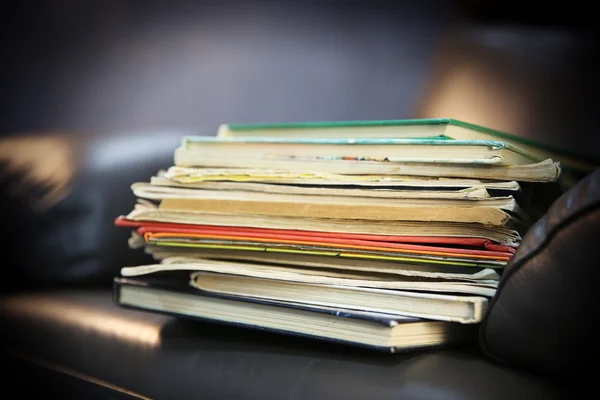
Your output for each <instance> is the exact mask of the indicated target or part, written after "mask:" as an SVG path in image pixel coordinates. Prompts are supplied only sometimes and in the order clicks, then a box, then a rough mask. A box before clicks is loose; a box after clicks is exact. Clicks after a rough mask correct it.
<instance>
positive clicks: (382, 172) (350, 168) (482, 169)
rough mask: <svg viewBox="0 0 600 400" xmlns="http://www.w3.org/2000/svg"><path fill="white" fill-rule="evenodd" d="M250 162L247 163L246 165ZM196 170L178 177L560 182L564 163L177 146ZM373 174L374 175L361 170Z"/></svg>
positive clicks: (178, 157) (178, 158) (181, 162)
mask: <svg viewBox="0 0 600 400" xmlns="http://www.w3.org/2000/svg"><path fill="white" fill-rule="evenodd" d="M249 165H252V168H251V169H249V168H248V166H249ZM185 167H210V170H209V171H206V168H193V169H188V170H187V171H188V172H191V173H192V174H193V175H194V176H193V177H191V178H188V179H186V180H180V182H183V183H188V182H199V181H208V180H226V181H238V182H239V181H241V182H278V183H293V184H306V183H309V184H314V183H315V182H325V183H326V184H327V182H328V181H331V182H334V183H332V184H338V185H339V184H340V183H339V182H344V183H347V182H352V183H356V182H382V181H386V180H390V181H392V182H393V180H394V179H393V177H394V176H399V178H400V179H402V180H405V178H406V177H407V176H418V177H434V178H438V177H444V178H470V179H486V180H504V181H522V182H557V181H558V180H559V178H560V177H561V176H562V175H561V166H560V163H558V162H556V161H554V160H552V159H546V160H543V161H540V162H536V163H530V164H522V165H490V164H486V163H434V162H425V161H424V160H422V162H412V163H409V162H385V161H381V162H375V161H364V160H321V159H319V160H299V159H288V160H281V159H272V158H269V157H255V156H252V155H246V156H241V155H240V156H238V157H222V156H220V155H219V154H218V153H214V152H213V153H211V154H208V153H207V152H203V153H202V154H200V153H198V152H197V151H192V150H187V149H184V148H181V147H180V148H178V149H176V150H175V168H173V169H172V170H171V172H172V171H186V170H182V169H179V168H185ZM325 174H328V175H329V176H324V175H325ZM361 175H371V176H361Z"/></svg>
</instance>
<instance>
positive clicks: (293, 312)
mask: <svg viewBox="0 0 600 400" xmlns="http://www.w3.org/2000/svg"><path fill="white" fill-rule="evenodd" d="M188 282H189V279H179V278H165V277H162V278H160V277H159V278H156V277H137V278H134V279H130V278H115V279H114V281H113V289H114V292H113V294H114V296H113V299H114V301H115V303H117V304H118V305H120V306H122V307H126V308H132V309H137V310H143V311H149V312H156V313H161V314H168V315H173V316H176V317H181V318H191V319H199V320H203V321H209V322H214V323H220V324H227V325H235V326H239V327H241V328H249V329H259V330H265V331H271V332H277V333H280V334H287V335H296V336H305V337H309V338H313V339H318V340H325V341H332V342H339V343H344V344H348V345H353V346H361V347H368V348H372V349H375V350H381V351H386V352H391V353H395V352H401V351H406V350H413V349H418V348H428V347H440V346H446V345H451V344H456V343H460V342H464V341H466V340H473V339H474V338H475V335H476V331H477V324H460V323H454V322H446V321H434V320H427V319H419V318H413V317H406V316H401V315H390V314H382V313H374V312H362V311H354V310H350V309H341V308H332V307H321V306H312V305H311V306H307V305H302V304H295V303H285V302H277V301H271V300H257V299H252V298H239V297H231V296H226V295H215V294H208V293H205V292H202V291H199V290H197V289H194V288H192V287H191V286H190V285H189V284H188Z"/></svg>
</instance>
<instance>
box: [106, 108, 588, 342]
mask: <svg viewBox="0 0 600 400" xmlns="http://www.w3.org/2000/svg"><path fill="white" fill-rule="evenodd" d="M596 166H597V164H596V163H594V162H591V161H588V160H582V159H579V158H577V157H575V156H572V155H568V154H563V153H561V152H559V151H556V150H554V149H549V148H546V147H543V146H541V145H539V144H537V143H532V142H529V141H526V140H524V139H521V138H518V137H515V136H512V135H509V134H506V133H502V132H497V131H494V130H491V129H488V128H485V127H481V126H477V125H472V124H468V123H465V122H461V121H456V120H452V119H443V118H440V119H421V120H394V121H360V122H328V123H297V124H267V125H222V126H221V127H220V129H219V131H218V133H217V135H216V136H215V137H194V136H188V137H184V138H182V144H181V146H180V147H179V148H177V149H174V165H173V166H170V167H169V168H168V169H166V170H163V171H157V174H156V176H153V177H151V179H150V180H149V182H135V183H133V184H132V190H133V192H134V194H135V195H136V197H137V198H138V203H137V204H136V205H135V207H134V209H133V210H132V211H131V212H130V213H129V214H128V215H122V216H119V217H118V218H117V219H116V220H115V224H116V225H117V226H119V227H123V228H127V229H131V231H132V236H131V239H130V243H129V245H130V247H131V248H134V249H136V248H137V249H139V248H143V249H144V250H145V251H146V252H147V253H149V254H151V255H152V257H153V258H154V259H155V260H156V263H155V264H152V265H142V266H127V267H124V268H123V269H122V270H121V276H119V277H116V278H115V280H114V294H115V296H114V298H115V301H116V302H117V303H118V304H119V305H121V306H124V307H132V308H136V309H143V310H148V311H152V312H159V313H169V314H174V315H178V316H182V317H191V318H199V319H203V320H208V321H213V322H220V323H228V324H234V325H238V326H242V327H251V328H257V329H265V330H269V331H277V332H281V333H286V334H295V335H304V336H310V337H313V338H318V339H323V340H332V341H338V342H343V343H348V344H354V345H362V346H368V347H372V348H378V349H385V350H387V351H391V352H397V351H401V350H406V349H414V348H422V347H431V346H440V345H446V344H450V343H456V342H460V341H463V340H466V339H468V338H471V337H472V336H471V335H472V334H473V332H474V330H476V328H477V324H478V323H479V322H481V321H482V319H483V318H484V315H485V313H486V310H487V307H488V304H489V301H490V299H492V298H493V296H494V295H495V293H496V289H497V287H498V282H499V279H500V276H501V274H502V270H503V268H504V266H505V265H506V264H507V262H508V261H509V260H510V258H511V257H512V256H513V254H514V253H515V251H516V250H517V248H518V246H519V243H520V241H521V237H522V235H523V234H524V233H525V232H526V231H527V230H528V229H529V227H530V226H531V225H532V223H534V222H535V220H536V219H537V218H539V216H540V215H542V214H543V212H544V211H545V209H546V208H547V207H548V206H549V204H550V203H551V202H552V201H553V200H554V199H555V198H556V197H557V196H558V195H559V194H560V192H561V191H562V190H564V186H561V185H563V184H567V185H568V184H569V183H571V184H572V183H573V182H575V181H577V179H579V177H580V176H582V175H583V174H585V173H587V172H588V171H591V170H592V169H593V168H595V167H596Z"/></svg>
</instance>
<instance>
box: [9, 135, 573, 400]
mask: <svg viewBox="0 0 600 400" xmlns="http://www.w3.org/2000/svg"><path fill="white" fill-rule="evenodd" d="M59 139H60V140H59ZM19 140H23V139H22V138H19ZM124 140H125V139H124V138H123V137H120V136H113V137H106V136H104V137H101V138H98V137H96V136H89V137H74V138H69V137H66V138H65V137H62V138H61V137H60V136H51V135H46V136H45V137H43V138H38V139H37V141H36V142H37V143H38V146H40V151H41V152H43V153H46V154H48V153H52V154H56V155H59V156H60V157H61V159H63V160H70V161H69V162H73V163H76V164H75V168H72V171H74V172H73V173H74V175H73V176H72V177H71V179H69V180H67V181H65V182H69V183H66V185H67V186H66V187H68V190H69V191H68V194H67V195H66V197H58V196H54V198H52V197H50V199H51V200H52V199H54V201H55V203H54V204H53V205H52V206H48V205H47V204H45V203H44V200H45V199H48V198H49V197H48V193H56V192H57V190H53V189H56V188H59V187H60V185H61V184H63V183H65V182H51V183H50V187H46V188H45V189H46V190H41V188H42V186H43V185H42V184H43V183H44V182H43V181H37V180H36V176H35V172H34V170H35V168H32V169H31V170H20V169H18V168H17V167H11V165H15V163H12V164H10V163H9V164H7V171H9V173H8V174H9V175H11V174H13V175H15V176H17V177H19V179H18V180H10V179H5V180H4V185H5V186H4V187H3V189H4V191H3V192H4V193H5V194H6V193H12V194H14V193H18V194H19V195H18V197H15V196H12V195H11V196H9V195H4V196H3V201H4V204H2V209H3V210H5V214H7V215H6V218H5V219H3V235H4V237H3V243H4V244H5V245H8V246H9V247H8V248H10V250H11V251H7V250H5V254H4V256H5V257H7V258H6V264H5V265H6V266H7V268H5V269H4V274H5V276H4V277H3V279H2V281H3V282H4V283H5V293H4V295H3V297H2V299H1V300H0V319H1V321H2V350H3V356H4V358H3V361H4V362H5V363H6V364H5V365H7V366H8V367H7V369H5V371H10V373H9V374H6V373H5V374H3V375H4V376H3V378H5V379H7V385H8V386H10V384H16V385H15V386H17V389H16V390H18V392H19V393H23V392H25V393H27V392H28V391H32V390H33V391H35V392H37V391H40V390H41V391H42V393H43V394H44V396H51V395H55V396H56V398H157V399H188V398H189V399H191V398H203V399H222V398H223V399H224V398H247V399H282V398H290V399H320V398H332V399H333V398H335V399H337V398H347V399H363V398H364V399H373V398H376V399H388V398H389V399H438V398H439V399H495V398H497V399H506V398H513V399H516V398H524V399H525V398H526V399H533V398H536V399H537V398H548V399H551V398H562V396H565V395H569V394H572V393H573V390H575V389H577V388H578V386H573V384H572V383H570V382H566V381H565V382H562V381H561V379H560V377H559V378H558V379H557V377H556V376H552V375H548V374H543V372H544V371H542V373H540V369H536V368H532V367H531V365H527V364H526V365H525V366H524V367H523V366H514V365H510V364H507V363H505V362H504V361H502V362H498V361H495V360H494V359H493V358H492V357H488V356H486V355H484V353H482V351H481V350H480V346H479V343H477V342H473V343H470V344H466V345H463V346H458V347H451V348H446V349H437V350H427V351H418V352H409V353H406V354H400V355H388V354H379V353H372V352H369V351H365V350H357V349H353V348H346V347H344V346H340V345H332V344H324V343H319V342H315V341H312V340H310V339H301V338H293V337H285V336H279V335H274V334H267V333H263V332H258V331H251V330H246V329H236V328H232V327H225V326H219V325H213V324H209V323H202V322H196V321H194V322H192V321H186V320H179V319H176V318H173V317H169V316H162V315H157V314H153V313H145V312H137V311H132V310H126V309H121V308H119V307H118V306H116V305H115V304H114V303H113V301H112V296H111V279H112V277H113V276H116V275H118V271H119V269H120V268H121V267H122V266H124V265H135V264H138V263H140V264H141V263H144V262H150V261H151V260H149V259H148V258H147V257H148V256H146V255H145V254H143V251H141V250H140V251H133V250H130V249H129V248H128V247H127V238H128V235H129V232H127V230H123V229H118V228H115V227H114V226H113V225H112V224H113V219H114V217H115V216H117V215H119V214H122V213H126V212H127V211H129V209H130V208H131V206H132V205H133V202H134V198H133V196H132V194H131V192H130V190H129V186H130V184H131V183H132V182H134V181H141V180H146V179H148V177H149V176H151V175H152V174H153V173H154V172H155V171H156V170H158V169H160V168H164V167H166V166H167V165H169V163H170V161H171V157H172V148H173V145H174V144H176V143H177V141H178V137H177V136H176V135H171V136H169V135H160V136H155V137H152V136H151V135H137V136H128V137H127V138H126V141H127V143H128V147H127V148H128V149H135V155H132V153H131V152H130V151H119V149H123V147H122V144H123V141H124ZM158 149H160V150H158ZM49 159H51V157H38V158H36V160H37V161H38V162H40V160H45V161H47V162H48V163H49V161H48V160H49ZM22 164H23V165H30V166H31V164H27V163H26V162H23V163H22ZM40 168H41V167H40ZM49 168H51V166H49V165H48V166H46V167H44V168H41V169H42V170H48V169H49ZM11 171H13V172H11ZM23 181H25V182H29V183H30V184H29V185H28V186H26V187H19V186H18V185H16V184H15V182H23ZM11 182H12V183H11ZM10 199H13V200H14V199H19V201H13V203H12V204H9V203H8V200H10ZM571 202H572V201H571ZM44 206H45V207H46V208H43V207H44ZM9 207H10V208H9ZM540 229H541V228H540ZM15 233H17V234H16V235H15ZM10 273H12V277H10V278H8V277H7V274H10ZM7 283H10V285H8V286H7V285H6V284H7ZM515 285H517V286H518V288H520V289H522V290H523V291H525V290H527V285H528V283H527V282H523V281H519V282H518V283H516V284H513V285H512V286H513V288H510V289H504V290H513V291H514V286H515ZM505 286H510V283H506V284H505ZM533 286H535V285H533ZM559 287H560V286H559ZM552 288H554V289H555V290H558V289H557V286H556V285H554V286H552ZM534 289H535V288H534ZM540 290H541V291H542V292H543V291H544V290H543V288H541V289H540ZM544 295H545V296H546V297H548V296H549V294H548V293H545V294H544ZM504 296H505V295H504V294H503V295H502V296H500V300H501V301H502V300H504ZM506 296H509V295H508V294H507V295H506ZM510 296H511V298H509V299H508V300H504V303H503V305H507V304H512V303H511V302H512V301H513V299H519V304H529V305H530V306H531V307H533V309H535V307H536V305H535V304H536V303H535V302H533V305H531V303H532V302H531V301H530V302H529V303H527V296H525V298H520V297H519V296H520V294H519V293H517V294H515V293H511V294H510ZM538 305H539V304H538ZM496 307H501V305H497V306H496ZM511 307H516V310H517V311H518V310H519V305H518V304H517V305H511ZM513 311H514V310H513ZM540 313H542V314H543V311H540ZM500 314H501V312H498V314H495V316H494V318H492V319H491V320H490V321H488V327H487V329H488V330H491V333H489V334H488V336H489V337H491V338H492V340H491V344H490V343H488V344H489V345H490V347H491V348H492V350H494V349H495V348H498V347H500V351H499V352H500V353H501V354H503V353H507V352H508V353H511V350H510V349H511V347H510V346H511V345H514V346H516V347H515V348H516V349H518V351H519V352H521V354H522V355H523V356H524V357H525V358H526V357H527V354H528V349H527V348H523V345H524V344H525V343H529V344H530V345H531V341H532V340H533V342H535V338H533V339H532V338H529V339H527V341H522V340H521V339H520V338H521V337H523V338H524V337H528V334H529V332H530V329H529V328H528V327H527V321H528V319H526V318H525V319H522V320H519V315H518V313H516V314H515V312H513V313H512V314H511V315H510V318H508V317H506V316H502V315H500ZM546 314H547V315H552V313H551V312H550V313H549V314H548V313H546ZM546 314H544V315H546ZM526 317H527V318H530V319H531V317H532V316H531V315H528V316H526ZM511 318H512V319H511ZM514 324H518V325H519V326H520V328H519V329H522V332H519V331H517V332H515V331H514V329H511V328H510V327H511V326H514ZM545 337H546V339H547V340H546V341H543V340H542V339H541V338H540V340H541V341H542V342H543V343H544V345H546V346H550V347H547V349H551V348H552V347H551V339H552V338H555V336H552V334H551V333H547V334H546V336H545ZM503 338H504V339H507V340H508V341H509V343H506V342H505V341H504V340H503ZM549 343H550V344H549ZM502 347H508V350H503V349H502ZM536 351H539V349H534V350H532V352H533V353H534V355H535V352H536ZM492 353H493V351H492ZM513 353H514V352H512V353H511V356H512V359H510V360H509V361H511V362H512V361H514V359H515V358H517V361H519V360H518V359H519V357H518V354H517V355H516V356H515V354H513Z"/></svg>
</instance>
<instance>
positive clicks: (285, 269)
mask: <svg viewBox="0 0 600 400" xmlns="http://www.w3.org/2000/svg"><path fill="white" fill-rule="evenodd" d="M173 270H190V271H205V272H215V273H220V274H231V275H240V276H246V277H254V278H264V279H270V280H273V281H287V282H300V283H307V284H317V285H338V286H348V287H369V288H377V289H394V290H415V291H420V292H449V293H461V294H470V295H480V296H489V297H491V296H493V295H494V294H495V293H496V288H497V286H498V281H492V280H488V281H479V282H469V281H451V280H444V279H427V278H419V277H403V276H398V275H389V274H373V273H361V272H357V271H353V272H344V271H330V270H324V269H307V268H298V267H291V266H275V265H264V264H252V263H245V262H233V261H218V260H208V259H205V260H197V261H195V262H193V263H183V262H182V263H166V262H163V263H161V264H151V265H142V266H137V267H125V268H122V269H121V275H122V276H125V277H131V276H139V275H146V274H150V273H156V272H160V271H173Z"/></svg>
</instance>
